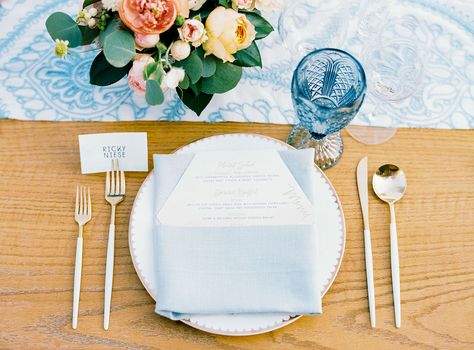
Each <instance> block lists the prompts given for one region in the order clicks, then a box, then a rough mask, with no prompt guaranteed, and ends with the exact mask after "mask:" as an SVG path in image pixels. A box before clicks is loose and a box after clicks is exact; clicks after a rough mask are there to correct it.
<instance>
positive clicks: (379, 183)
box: [372, 164, 407, 328]
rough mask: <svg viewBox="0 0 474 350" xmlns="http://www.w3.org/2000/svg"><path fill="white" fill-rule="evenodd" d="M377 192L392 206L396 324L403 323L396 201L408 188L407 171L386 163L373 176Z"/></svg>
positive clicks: (398, 326) (391, 229)
mask: <svg viewBox="0 0 474 350" xmlns="http://www.w3.org/2000/svg"><path fill="white" fill-rule="evenodd" d="M372 187H373V188H374V191H375V194H376V195H377V196H378V197H379V198H380V199H381V200H383V201H384V202H386V203H388V205H389V207H390V261H391V268H392V289H393V305H394V309H395V326H396V327H397V328H400V326H401V323H402V317H401V306H400V267H399V262H398V240H397V224H396V221H395V205H394V204H395V202H397V201H399V200H400V199H401V198H402V197H403V195H404V194H405V191H406V189H407V179H406V177H405V173H404V172H403V170H401V169H400V168H399V167H397V166H396V165H393V164H385V165H382V166H381V167H380V168H378V169H377V171H376V172H375V174H374V176H373V178H372Z"/></svg>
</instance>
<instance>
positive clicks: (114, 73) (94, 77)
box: [89, 52, 132, 86]
mask: <svg viewBox="0 0 474 350" xmlns="http://www.w3.org/2000/svg"><path fill="white" fill-rule="evenodd" d="M131 66H132V62H130V63H129V64H127V65H126V66H125V67H122V68H116V67H114V66H112V65H110V63H109V62H108V61H107V59H106V58H105V55H104V53H103V52H101V53H99V54H98V55H97V57H96V58H95V59H94V61H93V62H92V65H91V69H90V73H89V75H90V83H91V84H93V85H98V86H107V85H111V84H113V83H115V82H117V81H119V80H120V79H122V78H123V77H124V76H125V75H127V73H128V71H129V70H130V68H131Z"/></svg>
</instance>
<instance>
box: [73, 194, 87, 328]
mask: <svg viewBox="0 0 474 350" xmlns="http://www.w3.org/2000/svg"><path fill="white" fill-rule="evenodd" d="M86 190H87V191H86ZM86 192H87V193H86ZM91 218H92V204H91V192H90V188H89V187H87V188H86V187H83V186H81V187H79V186H77V188H76V209H75V211H74V219H75V220H76V222H77V224H78V225H79V235H78V237H77V243H76V267H75V271H74V295H73V301H72V328H74V329H76V328H77V316H78V313H79V294H80V293H81V275H82V233H83V230H84V225H85V224H87V223H88V222H89V221H90V220H91Z"/></svg>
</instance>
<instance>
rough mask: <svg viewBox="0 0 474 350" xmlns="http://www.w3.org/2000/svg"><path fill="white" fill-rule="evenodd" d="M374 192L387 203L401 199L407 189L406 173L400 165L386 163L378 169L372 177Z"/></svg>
mask: <svg viewBox="0 0 474 350" xmlns="http://www.w3.org/2000/svg"><path fill="white" fill-rule="evenodd" d="M372 187H373V188H374V192H375V194H376V195H377V197H379V198H380V199H381V200H383V201H384V202H386V203H395V202H397V201H399V200H400V199H401V198H402V197H403V195H404V194H405V191H406V189H407V179H406V176H405V173H404V172H403V170H402V169H400V168H399V167H398V166H396V165H393V164H385V165H382V166H381V167H379V168H378V169H377V171H376V172H375V174H374V177H373V178H372Z"/></svg>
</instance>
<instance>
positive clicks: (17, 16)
mask: <svg viewBox="0 0 474 350" xmlns="http://www.w3.org/2000/svg"><path fill="white" fill-rule="evenodd" d="M307 1H311V4H312V5H313V6H314V5H316V9H317V10H318V11H320V12H321V13H322V15H323V16H324V18H325V19H326V21H325V23H324V25H319V26H318V30H317V31H316V33H315V38H314V41H315V42H317V43H319V46H320V47H321V46H332V47H341V48H343V49H346V50H348V51H350V52H353V53H357V50H358V49H360V47H359V48H358V45H360V40H358V38H357V37H353V36H351V35H350V33H351V31H350V30H349V29H348V27H347V24H346V21H345V18H346V17H345V16H347V14H348V13H349V12H351V13H355V12H356V11H357V9H358V8H359V7H360V5H359V4H360V2H359V1H357V0H334V1H330V2H328V1H324V0H307ZM401 4H402V6H399V8H400V11H401V15H413V16H415V17H416V19H417V21H418V24H419V26H420V28H421V29H422V32H423V33H424V35H425V37H424V38H422V39H423V40H425V41H426V42H429V43H431V45H430V52H429V54H428V55H427V61H426V64H425V69H426V72H427V74H426V76H425V78H424V80H423V83H422V84H423V86H422V89H420V92H418V93H416V94H415V95H414V96H412V97H411V98H410V99H408V100H406V101H404V102H403V104H401V105H397V106H393V105H384V106H379V107H378V108H380V109H381V110H382V111H383V112H384V113H381V115H383V117H381V118H377V119H376V120H370V119H368V118H366V117H365V114H364V113H360V114H359V115H358V117H356V119H355V120H354V123H355V124H359V125H369V124H370V125H379V126H393V127H430V128H458V129H466V128H474V88H473V86H474V24H473V18H472V15H473V14H474V11H473V10H474V6H473V5H472V4H469V2H468V1H465V0H434V1H433V0H404V1H403V2H402V3H401ZM54 11H64V12H67V13H70V14H75V13H77V11H78V1H77V0H65V1H58V0H41V1H40V0H28V1H26V0H0V26H1V28H2V31H1V33H0V118H16V119H26V120H64V121H119V120H123V121H125V120H126V121H129V120H170V121H205V122H220V121H237V122H260V123H280V124H294V123H296V122H297V120H296V118H295V113H294V111H293V107H292V102H291V95H290V82H291V77H292V74H293V70H294V69H295V67H296V64H297V60H296V58H295V57H292V56H291V54H290V53H289V50H287V49H285V45H284V43H283V42H282V41H281V39H280V38H279V36H278V33H277V32H275V33H272V34H271V35H270V36H269V37H268V38H266V39H265V40H263V41H260V42H259V47H260V49H261V52H262V58H263V62H264V68H263V69H257V68H252V69H246V70H245V73H244V75H243V78H242V81H241V82H240V83H239V85H238V86H237V88H236V89H234V90H233V91H230V92H228V93H226V94H223V95H216V96H215V97H214V99H213V101H212V102H211V104H210V105H209V106H208V107H207V108H206V110H205V111H204V112H203V113H202V115H201V116H200V117H198V116H196V115H195V114H194V113H193V112H192V111H190V110H189V109H188V108H187V107H185V106H184V105H183V104H182V102H181V101H180V100H179V98H178V96H177V95H176V93H174V92H172V91H169V92H167V94H166V95H167V98H166V102H165V103H164V104H163V105H161V106H156V107H150V106H148V105H147V104H146V101H145V99H144V97H143V96H141V95H138V94H136V93H133V92H132V91H131V90H130V89H129V88H128V85H127V81H126V79H122V80H121V81H119V82H117V83H116V84H114V85H112V86H109V87H98V86H93V85H90V84H89V67H90V64H91V62H92V60H93V58H94V57H95V55H96V54H97V52H96V51H89V52H84V53H80V54H70V55H68V57H67V59H66V60H60V59H57V58H56V57H54V55H53V46H54V45H53V42H52V41H51V39H50V38H49V36H48V34H47V33H46V31H45V28H44V22H45V19H46V18H47V17H48V15H49V14H51V13H52V12H54ZM340 11H346V12H345V13H344V14H343V13H341V12H340ZM271 21H272V23H274V25H275V28H277V24H278V14H274V15H273V16H272V17H271ZM371 103H372V104H374V101H371V99H370V96H369V97H368V98H367V99H366V105H367V106H364V107H363V108H365V107H367V108H369V107H370V105H371Z"/></svg>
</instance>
